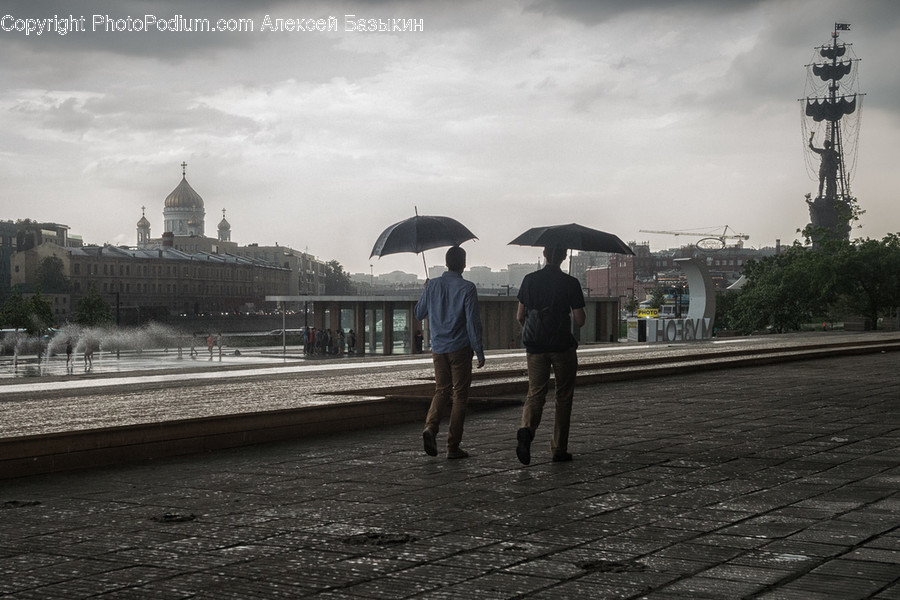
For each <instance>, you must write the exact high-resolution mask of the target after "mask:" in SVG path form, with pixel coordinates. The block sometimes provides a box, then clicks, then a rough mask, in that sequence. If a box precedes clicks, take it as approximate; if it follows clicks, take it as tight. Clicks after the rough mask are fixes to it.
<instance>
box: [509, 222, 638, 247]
mask: <svg viewBox="0 0 900 600" xmlns="http://www.w3.org/2000/svg"><path fill="white" fill-rule="evenodd" d="M510 244H515V245H517V246H549V247H557V248H567V249H569V250H585V251H590V252H617V253H619V254H634V252H632V250H631V248H629V247H628V244H626V243H625V242H623V241H622V240H621V239H619V238H618V237H617V236H615V235H613V234H611V233H606V232H605V231H600V230H598V229H591V228H590V227H585V226H584V225H579V224H577V223H569V224H568V225H549V226H547V227H532V228H531V229H529V230H528V231H526V232H525V233H523V234H522V235H520V236H519V237H517V238H516V239H514V240H513V241H511V242H510Z"/></svg>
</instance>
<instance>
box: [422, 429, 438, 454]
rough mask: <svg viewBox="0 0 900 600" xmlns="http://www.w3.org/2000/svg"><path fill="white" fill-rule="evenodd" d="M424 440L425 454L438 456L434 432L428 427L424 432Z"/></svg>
mask: <svg viewBox="0 0 900 600" xmlns="http://www.w3.org/2000/svg"><path fill="white" fill-rule="evenodd" d="M422 442H423V444H424V446H425V454H427V455H428V456H437V443H435V441H434V432H433V431H432V430H430V429H426V430H425V431H423V432H422Z"/></svg>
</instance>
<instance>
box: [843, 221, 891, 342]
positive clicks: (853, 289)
mask: <svg viewBox="0 0 900 600" xmlns="http://www.w3.org/2000/svg"><path fill="white" fill-rule="evenodd" d="M832 262H833V264H834V272H835V273H838V274H839V277H837V278H836V280H835V281H834V289H835V301H834V304H835V305H836V307H837V308H839V309H841V310H842V312H844V314H857V315H861V316H863V317H865V318H866V319H868V320H869V321H871V323H872V326H873V327H877V324H878V318H879V317H880V316H882V315H884V314H886V313H887V312H888V310H889V309H890V308H891V307H894V306H897V305H898V303H900V236H898V235H897V234H888V235H887V236H885V237H884V238H883V239H881V240H873V239H868V238H867V239H864V240H859V241H857V242H855V243H842V244H839V245H836V247H834V248H833V253H832Z"/></svg>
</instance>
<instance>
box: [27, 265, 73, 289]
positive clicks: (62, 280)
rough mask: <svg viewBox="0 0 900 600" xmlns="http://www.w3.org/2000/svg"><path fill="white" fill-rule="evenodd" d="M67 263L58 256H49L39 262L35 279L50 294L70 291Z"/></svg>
mask: <svg viewBox="0 0 900 600" xmlns="http://www.w3.org/2000/svg"><path fill="white" fill-rule="evenodd" d="M64 269H65V264H64V263H63V261H62V259H61V258H59V257H57V256H48V257H46V258H44V259H43V260H41V262H40V263H38V267H37V271H36V273H35V280H36V282H37V284H38V285H39V286H40V287H41V289H42V290H44V291H46V292H47V293H49V294H54V293H65V292H68V291H69V279H68V278H67V277H66V275H65V272H64Z"/></svg>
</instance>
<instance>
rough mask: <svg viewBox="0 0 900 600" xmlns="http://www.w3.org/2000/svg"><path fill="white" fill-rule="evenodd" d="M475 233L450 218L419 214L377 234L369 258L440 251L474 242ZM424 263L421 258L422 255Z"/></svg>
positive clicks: (426, 269)
mask: <svg viewBox="0 0 900 600" xmlns="http://www.w3.org/2000/svg"><path fill="white" fill-rule="evenodd" d="M477 239H478V238H477V237H475V234H474V233H472V232H471V231H469V229H468V228H467V227H466V226H465V225H463V224H462V223H460V222H459V221H457V220H456V219H451V218H450V217H437V216H428V215H419V214H418V211H417V214H416V216H414V217H410V218H408V219H405V220H403V221H400V222H399V223H394V224H393V225H391V226H390V227H388V228H387V229H385V230H384V231H382V232H381V235H379V236H378V239H377V240H375V245H374V246H373V247H372V254H370V255H369V258H372V257H373V256H379V257H381V256H385V255H386V254H398V253H401V252H415V253H416V254H418V253H420V252H424V251H425V250H431V249H432V248H440V247H442V246H459V245H460V244H462V243H463V242H465V241H468V240H477ZM422 264H425V255H424V254H423V255H422ZM425 276H426V277H427V276H428V265H425Z"/></svg>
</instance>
